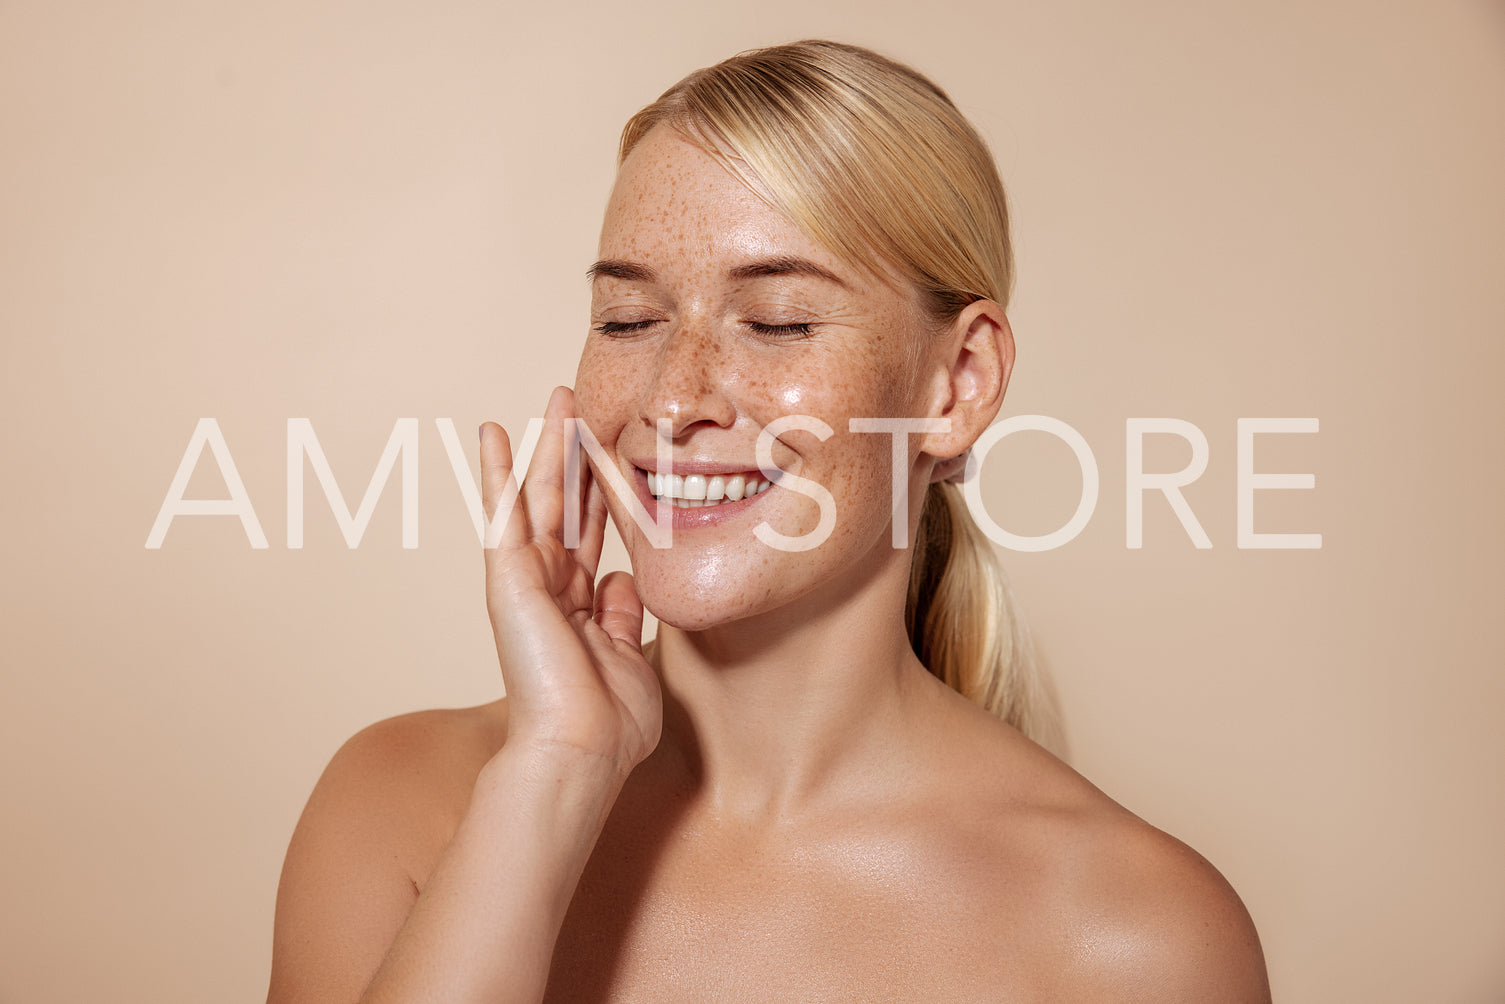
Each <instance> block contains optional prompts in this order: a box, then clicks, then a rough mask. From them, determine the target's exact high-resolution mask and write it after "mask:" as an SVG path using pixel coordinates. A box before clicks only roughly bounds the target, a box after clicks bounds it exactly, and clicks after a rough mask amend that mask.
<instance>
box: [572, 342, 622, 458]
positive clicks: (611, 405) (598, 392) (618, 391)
mask: <svg viewBox="0 0 1505 1004" xmlns="http://www.w3.org/2000/svg"><path fill="white" fill-rule="evenodd" d="M629 369H630V367H628V366H627V365H625V364H624V361H623V360H621V359H618V358H615V357H614V356H613V355H612V354H611V353H607V352H601V351H599V350H598V349H595V348H592V347H590V346H587V347H586V350H585V351H584V352H583V353H581V356H580V366H579V368H578V369H577V370H576V371H575V414H576V415H577V416H578V417H580V418H582V419H584V420H585V424H586V425H587V426H589V427H590V429H591V431H593V432H596V433H597V435H598V437H599V435H600V434H601V432H603V431H605V430H607V429H611V428H615V427H618V426H620V425H621V424H622V423H623V422H624V421H625V419H624V414H625V412H624V409H625V408H627V407H628V406H629V404H630V401H629V390H630V388H631V387H633V386H635V384H634V383H633V376H632V374H631V373H630V372H629Z"/></svg>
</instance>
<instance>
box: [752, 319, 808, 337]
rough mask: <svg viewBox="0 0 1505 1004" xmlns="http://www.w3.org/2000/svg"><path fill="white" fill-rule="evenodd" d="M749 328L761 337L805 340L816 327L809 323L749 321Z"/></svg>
mask: <svg viewBox="0 0 1505 1004" xmlns="http://www.w3.org/2000/svg"><path fill="white" fill-rule="evenodd" d="M747 326H748V327H749V328H752V329H753V330H754V331H756V332H757V333H758V334H760V335H772V336H774V337H781V338H804V337H806V336H807V335H809V334H810V329H811V328H812V327H814V325H813V324H811V323H810V322H809V321H805V322H803V323H801V324H764V323H762V322H761V321H748V322H747Z"/></svg>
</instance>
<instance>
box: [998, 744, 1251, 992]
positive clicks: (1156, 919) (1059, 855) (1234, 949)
mask: <svg viewBox="0 0 1505 1004" xmlns="http://www.w3.org/2000/svg"><path fill="white" fill-rule="evenodd" d="M1035 750H1036V751H1037V752H1034V751H1032V752H1031V754H1029V755H1028V756H1027V757H1025V758H1024V759H1025V761H1026V762H1027V763H1029V765H1030V768H1029V769H1030V771H1031V772H1033V774H1034V779H1035V786H1034V791H1035V792H1036V794H1037V799H1038V800H1037V801H1034V802H1033V806H1032V808H1033V812H1031V811H1028V810H1027V811H1025V812H1024V813H1023V815H1024V817H1025V818H1031V817H1033V819H1034V821H1035V822H1034V826H1035V831H1034V835H1035V836H1036V837H1037V838H1038V839H1040V840H1041V841H1042V845H1044V846H1048V847H1050V848H1052V850H1050V851H1048V852H1045V853H1046V855H1047V856H1048V858H1049V859H1050V864H1049V865H1048V866H1047V869H1046V870H1047V871H1048V872H1050V873H1051V875H1052V878H1053V882H1052V886H1053V888H1054V891H1053V892H1044V895H1045V896H1046V897H1047V898H1048V899H1049V900H1051V901H1053V902H1052V908H1053V910H1054V912H1055V913H1056V915H1057V916H1058V917H1059V918H1060V919H1061V920H1062V922H1063V924H1062V927H1061V928H1060V929H1059V935H1060V937H1061V942H1060V943H1061V944H1062V947H1063V948H1064V949H1065V951H1066V953H1067V954H1068V957H1067V958H1066V959H1063V960H1062V961H1063V962H1064V963H1065V967H1064V971H1066V972H1070V973H1071V974H1073V975H1072V979H1073V980H1074V981H1076V982H1077V983H1078V984H1079V986H1078V987H1077V988H1076V990H1075V992H1074V996H1075V997H1076V998H1077V999H1082V1000H1096V1001H1157V1002H1159V1001H1214V1000H1215V1001H1220V1002H1250V1004H1254V1002H1267V1001H1269V999H1270V989H1269V983H1268V978H1267V976H1266V971H1265V961H1264V954H1263V951H1262V949H1261V948H1260V943H1259V936H1258V934H1257V932H1256V931H1255V927H1254V922H1253V920H1252V919H1251V918H1250V916H1249V912H1248V910H1247V909H1245V907H1244V904H1243V901H1242V900H1240V899H1239V896H1238V893H1236V892H1235V891H1234V889H1233V887H1232V885H1230V884H1229V883H1228V881H1227V879H1225V878H1224V877H1223V875H1222V874H1221V873H1220V872H1219V871H1218V870H1217V868H1215V867H1214V866H1213V865H1212V864H1211V862H1209V861H1208V860H1207V859H1206V858H1204V857H1203V856H1202V855H1201V854H1198V853H1197V852H1196V851H1195V850H1193V849H1192V848H1191V847H1189V846H1188V845H1186V844H1185V843H1183V842H1182V841H1180V840H1178V839H1176V838H1175V837H1173V836H1171V835H1170V834H1168V833H1165V832H1163V831H1162V830H1159V829H1157V828H1155V827H1154V826H1152V825H1150V824H1149V823H1147V822H1145V821H1144V820H1143V819H1140V818H1139V817H1138V816H1135V815H1134V814H1133V813H1131V812H1129V811H1128V810H1127V809H1125V808H1124V807H1122V806H1120V805H1119V804H1118V803H1116V802H1114V801H1113V800H1112V799H1110V798H1109V797H1108V796H1107V795H1105V794H1103V792H1101V791H1100V790H1098V789H1097V788H1096V787H1095V786H1093V785H1092V784H1091V783H1090V782H1088V781H1087V780H1086V779H1085V778H1083V777H1082V776H1081V775H1080V774H1078V773H1077V772H1076V771H1075V770H1073V769H1072V768H1071V767H1069V766H1068V765H1066V764H1065V763H1064V762H1062V761H1060V760H1058V759H1056V758H1055V757H1054V756H1052V755H1050V754H1049V753H1046V752H1045V751H1044V750H1040V749H1038V747H1036V748H1035Z"/></svg>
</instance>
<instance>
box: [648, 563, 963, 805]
mask: <svg viewBox="0 0 1505 1004" xmlns="http://www.w3.org/2000/svg"><path fill="white" fill-rule="evenodd" d="M884 550H885V551H886V552H887V555H888V557H886V558H880V559H878V560H877V561H876V562H875V563H876V564H877V565H878V566H879V567H877V568H876V569H872V568H869V569H865V570H860V571H861V573H862V574H859V575H853V576H850V577H843V580H842V581H840V582H837V583H831V584H829V585H828V586H827V587H826V588H823V589H822V590H819V591H817V592H816V593H814V594H811V595H807V596H804V597H801V598H800V599H799V600H798V601H797V602H796V603H793V604H789V605H786V606H784V607H781V608H779V609H777V610H773V611H769V612H767V613H764V614H760V615H758V616H755V617H751V618H747V619H744V620H740V621H737V622H734V623H731V624H726V625H720V626H718V627H716V628H713V629H710V630H705V631H698V632H686V631H681V630H679V629H677V628H674V627H671V626H669V625H667V624H662V625H660V628H659V632H658V641H657V646H656V651H655V653H654V657H655V662H656V663H657V666H658V669H659V671H660V674H661V678H662V680H663V689H664V731H663V738H662V739H661V741H660V744H659V750H658V752H657V753H656V754H655V756H656V757H659V758H661V760H660V762H661V763H665V764H671V765H674V766H677V767H678V768H679V769H680V770H682V771H683V772H684V774H685V775H686V776H687V778H688V781H689V783H690V785H691V787H692V789H693V790H694V791H695V792H696V797H697V799H698V800H701V801H702V803H703V804H705V805H707V806H709V807H710V808H711V809H712V810H713V811H715V812H717V813H718V814H723V815H729V816H739V817H745V818H759V819H764V820H767V819H775V818H787V817H789V816H792V815H795V814H798V813H800V812H802V811H804V810H807V809H810V808H813V807H814V806H816V805H817V804H818V803H823V802H829V801H830V800H832V799H835V798H839V797H840V796H841V795H843V794H844V793H850V792H853V791H854V790H859V789H861V788H864V787H871V785H872V784H874V783H876V782H877V781H878V779H879V778H880V777H881V776H883V775H884V772H882V771H878V770H875V769H874V767H875V765H878V764H885V765H887V766H889V767H891V763H890V760H891V758H892V757H893V756H894V755H895V754H896V753H898V752H899V750H898V749H897V748H896V740H897V739H898V737H899V736H900V735H901V734H903V733H904V732H906V731H907V729H906V724H907V723H910V722H912V721H913V719H914V718H915V716H916V715H917V714H918V713H919V712H920V710H921V709H922V708H923V707H925V706H926V704H925V702H924V701H923V699H922V698H923V697H924V696H925V695H933V693H934V691H935V687H936V686H940V684H939V682H938V681H936V680H935V679H934V678H933V677H931V676H930V674H929V673H928V672H926V670H925V668H924V667H923V666H922V665H921V664H920V662H919V660H918V659H917V658H915V655H914V652H913V651H912V649H911V648H910V644H909V639H908V636H907V634H906V632H905V627H904V602H905V597H906V593H907V590H908V579H909V567H908V566H909V562H908V558H909V552H908V551H897V552H896V551H893V550H891V549H886V548H885V549H884ZM887 774H888V775H889V776H892V771H891V770H889V771H888V772H887Z"/></svg>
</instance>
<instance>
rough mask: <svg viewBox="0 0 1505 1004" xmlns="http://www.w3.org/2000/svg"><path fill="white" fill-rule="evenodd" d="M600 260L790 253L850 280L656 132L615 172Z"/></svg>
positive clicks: (803, 237) (691, 153)
mask: <svg viewBox="0 0 1505 1004" xmlns="http://www.w3.org/2000/svg"><path fill="white" fill-rule="evenodd" d="M600 250H601V257H603V258H608V257H611V258H615V257H642V258H660V257H671V258H673V257H684V256H689V260H690V261H693V262H705V263H707V264H708V263H710V262H712V261H714V262H717V263H725V262H728V261H735V260H737V259H742V258H757V257H767V256H771V255H774V254H797V255H800V256H801V257H805V258H809V259H811V260H813V261H815V262H817V263H819V264H821V265H825V266H826V267H828V268H829V269H831V270H832V271H835V272H839V273H842V274H851V272H852V270H851V269H850V268H849V267H845V266H842V265H841V263H840V262H839V261H838V259H837V258H836V257H835V256H834V255H833V254H832V253H831V252H830V251H828V250H827V249H826V248H825V247H823V246H821V245H820V244H819V243H817V242H816V241H814V240H813V239H812V238H811V237H810V236H809V235H808V234H806V233H805V232H804V231H803V230H802V229H800V227H799V226H797V225H796V224H795V223H794V222H793V221H792V220H790V219H788V218H787V217H786V216H784V215H783V214H782V213H780V212H778V211H777V210H775V209H774V208H773V207H772V206H771V205H769V203H768V202H767V201H766V200H765V199H764V198H763V197H762V196H760V195H759V194H757V193H756V192H755V191H753V189H751V188H750V187H748V185H747V183H745V182H744V181H742V179H740V178H738V177H737V176H736V175H734V174H732V173H731V171H729V170H727V168H726V167H724V166H722V164H721V163H720V162H719V161H717V160H716V158H714V157H712V156H711V155H710V154H709V153H707V152H706V151H705V150H704V149H702V148H701V147H699V146H697V145H695V144H694V143H691V142H689V141H688V140H686V139H684V138H683V137H682V136H681V135H680V134H679V133H678V132H676V131H675V130H673V129H671V128H669V127H668V126H664V125H659V126H655V127H654V128H653V129H652V130H650V131H649V133H648V134H647V135H646V136H644V137H643V139H642V140H640V141H639V142H638V144H637V146H635V147H634V148H633V150H632V152H631V153H630V154H628V156H627V159H626V160H625V161H624V162H623V163H622V166H621V168H620V169H619V170H618V172H617V180H616V184H615V185H614V186H613V188H612V192H611V199H610V201H609V202H608V203H607V207H606V219H605V221H604V223H603V225H602V229H601V248H600Z"/></svg>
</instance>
